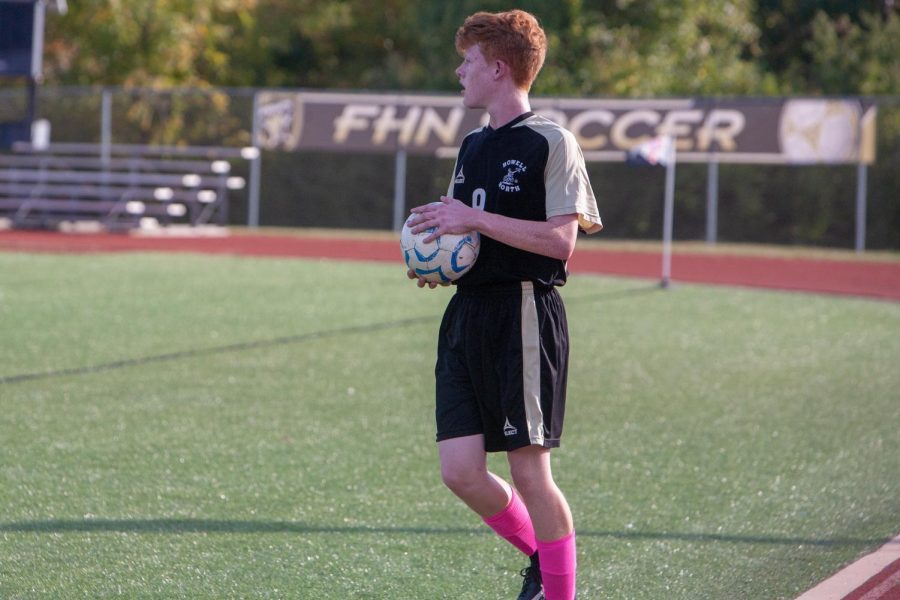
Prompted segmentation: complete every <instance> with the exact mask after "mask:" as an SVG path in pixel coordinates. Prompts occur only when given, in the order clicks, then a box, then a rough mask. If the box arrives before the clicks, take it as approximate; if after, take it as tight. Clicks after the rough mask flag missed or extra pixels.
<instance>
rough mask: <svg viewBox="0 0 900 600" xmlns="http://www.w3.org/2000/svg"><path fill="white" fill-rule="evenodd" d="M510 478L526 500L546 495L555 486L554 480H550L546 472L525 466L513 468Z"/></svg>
mask: <svg viewBox="0 0 900 600" xmlns="http://www.w3.org/2000/svg"><path fill="white" fill-rule="evenodd" d="M510 476H511V477H512V480H513V485H515V486H516V489H517V490H519V493H520V494H522V496H523V498H525V499H527V498H531V497H534V496H538V495H542V494H545V493H547V491H548V490H549V489H551V488H553V487H554V485H555V484H554V483H553V480H552V479H551V478H548V476H547V475H546V474H545V473H544V472H542V471H540V470H538V469H533V468H528V467H525V466H519V467H518V468H516V467H512V468H511V469H510Z"/></svg>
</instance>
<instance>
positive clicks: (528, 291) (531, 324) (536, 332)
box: [522, 281, 544, 445]
mask: <svg viewBox="0 0 900 600" xmlns="http://www.w3.org/2000/svg"><path fill="white" fill-rule="evenodd" d="M522 389H523V395H524V398H523V401H524V402H525V420H526V421H527V425H528V437H529V438H530V439H531V443H532V444H541V445H542V444H543V443H544V413H543V411H542V410H541V336H540V329H539V327H538V314H537V305H536V304H535V301H534V284H532V283H531V282H530V281H523V282H522Z"/></svg>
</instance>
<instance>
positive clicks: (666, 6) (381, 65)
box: [45, 0, 900, 96]
mask: <svg viewBox="0 0 900 600" xmlns="http://www.w3.org/2000/svg"><path fill="white" fill-rule="evenodd" d="M518 6H519V7H520V8H523V9H525V10H530V11H532V12H534V13H535V14H536V15H538V17H539V18H540V19H541V21H542V23H543V24H544V26H545V28H546V30H547V34H548V38H549V41H550V55H549V60H548V62H547V65H546V66H545V69H544V72H543V73H542V75H541V77H540V78H539V79H538V81H537V84H536V85H537V87H536V90H535V91H536V92H537V93H542V94H569V95H583V94H603V95H617V96H648V95H675V94H678V95H698V94H699V95H734V94H754V95H760V94H773V93H818V92H824V93H845V94H853V93H859V94H875V93H878V94H892V93H897V90H898V79H900V75H898V69H900V67H898V66H897V61H896V60H894V59H895V57H896V56H897V55H898V44H900V42H898V41H897V40H898V39H900V30H898V28H900V25H898V17H897V15H896V9H891V8H889V5H887V4H886V3H883V2H880V1H876V0H867V1H866V2H851V1H849V0H829V1H827V2H816V3H811V2H804V1H800V0H792V1H788V2H775V1H773V0H705V1H703V2H694V1H691V0H672V1H668V2H664V1H661V0H652V1H647V2H637V1H635V0H616V1H612V0H607V1H604V2H584V1H582V0H565V1H564V2H559V1H558V0H529V1H524V2H520V3H518ZM507 8H508V3H506V2H502V1H498V0H478V1H476V0H464V1H460V2H445V1H444V0H417V1H415V2H413V1H412V0H383V1H381V2H371V1H370V0H330V1H313V0H297V1H289V0H227V1H223V0H218V1H217V0H196V1H187V0H158V1H156V2H143V1H141V0H85V1H83V2H73V3H71V4H70V10H69V13H68V14H67V15H65V16H61V17H60V16H57V17H53V18H51V19H49V25H48V35H47V47H46V52H47V59H46V61H45V62H46V66H47V68H46V71H47V78H48V81H49V82H51V83H61V84H82V85H88V84H104V85H119V84H122V85H128V86H149V87H153V86H201V87H202V86H284V87H314V88H353V89H358V88H368V89H411V90H455V89H456V78H455V76H454V75H453V70H454V68H455V66H456V60H457V57H456V55H455V52H454V50H453V35H454V32H455V31H456V29H457V27H458V26H459V25H460V24H461V23H462V21H463V19H464V18H465V17H466V16H467V15H469V14H471V13H472V12H475V11H477V10H504V9H507Z"/></svg>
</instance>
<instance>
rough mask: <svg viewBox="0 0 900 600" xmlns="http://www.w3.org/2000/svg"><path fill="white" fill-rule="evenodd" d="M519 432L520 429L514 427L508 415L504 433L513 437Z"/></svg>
mask: <svg viewBox="0 0 900 600" xmlns="http://www.w3.org/2000/svg"><path fill="white" fill-rule="evenodd" d="M517 433H519V430H518V429H516V428H515V427H513V426H512V425H511V424H510V422H509V417H506V423H505V424H504V425H503V435H504V436H506V437H512V436H514V435H516V434H517Z"/></svg>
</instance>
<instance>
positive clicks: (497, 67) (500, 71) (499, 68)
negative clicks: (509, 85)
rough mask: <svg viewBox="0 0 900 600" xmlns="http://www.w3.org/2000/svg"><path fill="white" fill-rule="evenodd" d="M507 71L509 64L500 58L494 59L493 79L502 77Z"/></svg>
mask: <svg viewBox="0 0 900 600" xmlns="http://www.w3.org/2000/svg"><path fill="white" fill-rule="evenodd" d="M507 73H509V65H508V64H506V63H505V62H503V61H502V60H495V61H494V79H503V76H504V75H506V74H507Z"/></svg>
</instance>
